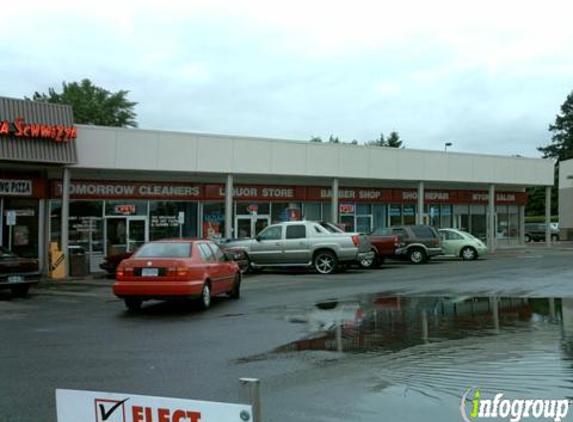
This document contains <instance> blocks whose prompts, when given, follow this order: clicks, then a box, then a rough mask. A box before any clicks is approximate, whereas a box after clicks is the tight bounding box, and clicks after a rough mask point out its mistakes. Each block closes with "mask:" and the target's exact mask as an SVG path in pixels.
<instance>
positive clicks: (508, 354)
mask: <svg viewBox="0 0 573 422" xmlns="http://www.w3.org/2000/svg"><path fill="white" fill-rule="evenodd" d="M304 319H305V323H306V325H307V327H308V332H309V334H308V335H307V336H305V337H304V338H302V339H300V340H297V341H294V342H292V343H289V344H286V345H284V346H281V347H279V348H277V349H275V350H274V352H273V353H272V355H275V356H277V355H279V356H280V355H282V354H285V353H297V352H300V351H307V352H308V351H311V352H312V351H327V352H334V353H336V354H337V355H338V356H340V357H342V360H343V361H344V358H348V359H349V360H351V361H354V362H357V364H358V365H361V366H362V369H367V370H368V371H369V372H370V373H371V374H372V376H373V377H374V378H375V379H376V380H378V382H374V383H373V385H372V390H373V391H378V390H382V389H384V388H386V386H402V387H404V388H405V389H406V390H410V391H413V392H418V393H420V394H423V395H425V396H430V397H434V396H435V397H439V396H440V395H441V393H445V394H447V395H455V396H457V397H459V396H460V393H461V392H462V391H465V390H466V389H467V388H469V387H472V386H476V385H478V386H480V387H481V388H482V390H483V391H484V392H488V391H489V392H496V391H503V392H505V393H506V394H514V395H518V396H519V395H524V394H526V395H527V396H531V395H532V394H535V395H537V396H552V397H568V396H571V391H572V390H571V387H572V384H573V365H572V363H573V299H553V298H549V299H538V298H506V297H503V298H499V297H457V298H452V297H448V298H444V297H385V296H382V297H368V298H364V299H360V300H348V301H340V302H338V301H331V302H327V303H321V304H317V305H316V306H315V307H314V308H313V309H312V310H310V311H308V313H306V314H305V316H304ZM297 322H299V323H300V322H301V316H300V315H299V316H298V317H297ZM267 357H269V355H267ZM348 359H347V360H348ZM365 367H367V368H365Z"/></svg>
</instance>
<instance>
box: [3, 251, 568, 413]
mask: <svg viewBox="0 0 573 422" xmlns="http://www.w3.org/2000/svg"><path fill="white" fill-rule="evenodd" d="M572 258H573V246H571V245H567V244H559V245H558V246H556V247H553V248H547V247H545V245H543V244H533V245H529V246H528V247H527V248H524V249H514V250H503V251H500V252H499V253H496V254H494V255H493V256H491V257H489V258H488V259H484V260H477V261H472V262H463V261H460V260H451V259H436V260H432V261H430V262H429V263H428V264H426V265H412V264H409V263H403V262H388V263H387V264H385V265H384V266H382V267H381V268H380V269H376V270H361V269H350V270H348V271H346V272H344V273H337V274H333V275H330V276H321V275H318V274H315V273H312V272H310V271H308V270H294V269H293V270H289V271H265V272H263V273H261V274H255V275H247V276H245V278H244V280H243V297H242V298H241V300H239V301H232V300H229V299H228V298H226V297H222V298H217V299H216V300H214V301H213V306H212V308H211V309H209V310H208V311H206V312H203V311H200V310H199V307H197V306H195V305H194V304H191V303H189V302H183V301H182V302H179V303H174V304H173V303H171V304H167V303H161V302H149V303H146V304H144V307H143V309H142V310H141V312H139V313H135V314H134V313H129V312H127V311H126V310H125V308H124V306H123V303H122V302H121V301H119V300H118V299H116V298H114V297H113V295H112V293H111V289H110V285H111V283H112V281H111V280H108V279H105V278H101V277H92V278H88V279H81V280H69V281H61V282H46V283H43V284H42V285H40V286H36V288H34V289H33V290H32V291H31V292H30V294H29V296H28V297H26V298H23V299H12V298H11V296H10V294H9V293H5V292H0V331H1V332H2V342H1V343H0V359H1V361H2V365H0V380H2V382H1V383H0V420H3V421H4V420H6V421H24V420H41V421H55V399H54V390H55V389H56V388H70V389H83V390H96V391H110V392H124V393H133V394H146V395H156V396H165V397H184V398H193V399H200V400H213V401H230V402H236V401H238V400H239V393H238V390H239V386H238V379H239V378H240V377H245V376H246V377H255V378H260V379H261V382H262V400H263V420H264V421H285V420H300V421H322V420H324V421H338V420H340V421H342V420H344V421H348V420H353V421H380V420H389V419H387V418H386V417H385V416H384V415H385V414H386V415H387V412H388V411H391V412H392V414H396V415H400V418H399V420H402V421H403V420H419V419H417V418H418V417H419V414H420V412H424V414H425V415H426V416H425V418H424V419H425V420H459V419H458V418H459V417H460V414H459V405H460V397H461V395H462V394H463V390H464V389H466V388H470V387H472V386H473V385H476V384H479V385H484V384H487V382H488V380H489V379H493V378H494V377H495V381H496V385H497V386H498V388H505V389H506V390H507V391H514V392H515V391H517V392H518V393H523V392H524V391H527V389H528V388H531V389H532V391H536V389H537V390H539V391H541V390H543V391H545V392H546V393H554V394H557V395H558V394H561V386H562V385H567V383H570V382H571V381H573V373H572V372H571V369H568V365H566V362H567V361H569V360H570V359H571V354H570V350H571V343H570V342H568V339H569V337H568V331H567V330H568V329H569V328H570V327H569V326H566V325H565V323H564V321H566V320H567V318H566V317H567V315H569V314H568V313H567V312H566V308H567V307H568V306H569V298H573V283H572V282H571V280H573V269H572V267H571V262H573V261H572ZM555 299H556V300H555ZM492 303H494V304H496V305H495V306H493V307H492V305H491V304H492ZM466 304H471V308H472V310H471V312H469V311H467V309H466V308H467V306H466ZM497 304H499V313H496V312H497V311H496V312H493V311H492V309H493V308H495V309H498V305H497ZM482 308H483V309H482ZM486 308H487V309H486ZM481 310H483V313H480V312H482V311H481ZM465 312H469V313H468V314H467V315H469V316H468V317H467V318H465V317H463V316H464V315H466V313H465ZM492 315H493V317H492ZM531 315H534V316H535V317H531ZM458 317H459V318H458ZM540 356H545V357H550V359H541V360H540V359H539V357H540ZM444 359H446V360H447V362H448V364H447V366H444V367H441V366H440V365H437V364H435V363H436V362H443V360H444ZM468 368H469V369H468ZM502 368H505V369H503V370H502ZM525 374H527V376H526V375H525ZM543 374H545V375H543ZM518 379H519V380H520V382H519V383H518V382H517V380H518ZM396 420H398V419H396ZM150 422H151V421H150ZM153 422H155V421H153Z"/></svg>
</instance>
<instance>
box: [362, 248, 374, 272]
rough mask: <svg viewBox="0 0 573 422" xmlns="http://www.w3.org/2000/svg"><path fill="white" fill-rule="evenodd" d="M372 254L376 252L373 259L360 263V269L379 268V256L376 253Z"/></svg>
mask: <svg viewBox="0 0 573 422" xmlns="http://www.w3.org/2000/svg"><path fill="white" fill-rule="evenodd" d="M372 252H374V256H373V257H372V258H364V259H363V260H362V261H360V262H359V264H360V267H362V268H366V269H372V268H377V267H378V266H379V263H378V262H379V261H378V255H377V254H376V252H375V251H372Z"/></svg>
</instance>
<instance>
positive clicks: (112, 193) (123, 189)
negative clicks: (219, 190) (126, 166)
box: [52, 180, 203, 200]
mask: <svg viewBox="0 0 573 422" xmlns="http://www.w3.org/2000/svg"><path fill="white" fill-rule="evenodd" d="M62 190H63V188H62V183H61V182H59V181H58V182H55V183H53V184H52V196H53V197H55V198H57V197H61V196H62ZM70 197H71V198H73V199H98V198H106V199H114V198H119V199H183V200H185V199H187V200H188V199H202V198H203V187H202V186H199V185H196V184H178V183H162V182H150V183H145V182H112V181H98V180H94V181H83V180H72V182H71V183H70Z"/></svg>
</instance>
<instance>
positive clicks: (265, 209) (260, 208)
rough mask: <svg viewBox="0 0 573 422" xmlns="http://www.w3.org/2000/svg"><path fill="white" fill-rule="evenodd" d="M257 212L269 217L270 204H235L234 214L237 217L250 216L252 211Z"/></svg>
mask: <svg viewBox="0 0 573 422" xmlns="http://www.w3.org/2000/svg"><path fill="white" fill-rule="evenodd" d="M255 209H256V211H257V214H260V215H269V214H270V213H271V204H270V203H268V202H258V201H250V202H237V206H236V214H237V215H250V214H251V213H252V212H253V210H255Z"/></svg>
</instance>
